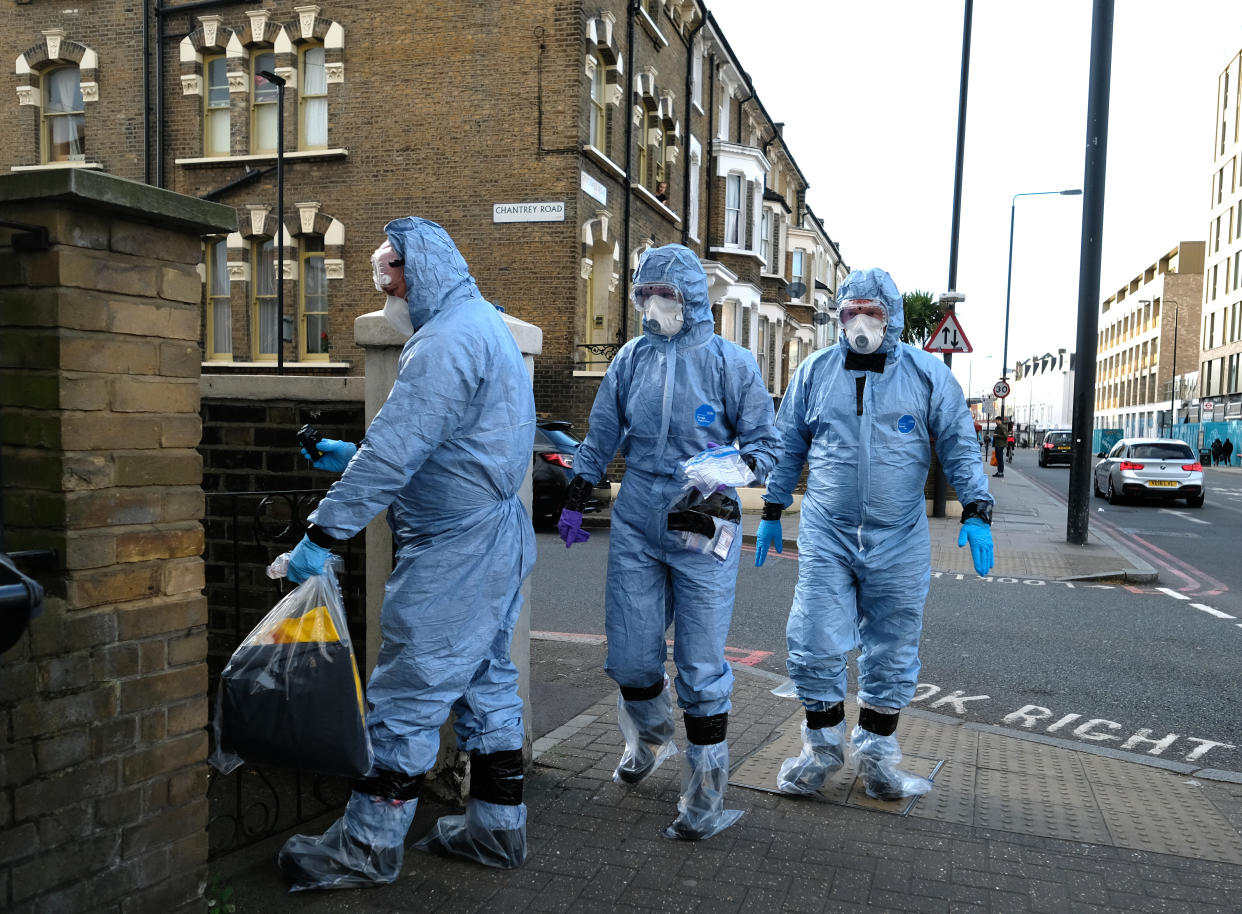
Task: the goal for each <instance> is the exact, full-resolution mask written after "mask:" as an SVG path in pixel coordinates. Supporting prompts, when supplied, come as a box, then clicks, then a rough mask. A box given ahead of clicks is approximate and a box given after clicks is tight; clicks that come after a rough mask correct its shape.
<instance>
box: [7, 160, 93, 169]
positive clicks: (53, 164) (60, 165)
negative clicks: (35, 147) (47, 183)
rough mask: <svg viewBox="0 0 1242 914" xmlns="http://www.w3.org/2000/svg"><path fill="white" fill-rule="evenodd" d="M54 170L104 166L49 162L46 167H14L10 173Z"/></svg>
mask: <svg viewBox="0 0 1242 914" xmlns="http://www.w3.org/2000/svg"><path fill="white" fill-rule="evenodd" d="M54 168H98V169H101V170H102V169H103V166H102V165H100V164H99V163H98V162H48V163H47V164H46V165H14V166H12V167H11V168H10V169H9V171H50V170H52V169H54Z"/></svg>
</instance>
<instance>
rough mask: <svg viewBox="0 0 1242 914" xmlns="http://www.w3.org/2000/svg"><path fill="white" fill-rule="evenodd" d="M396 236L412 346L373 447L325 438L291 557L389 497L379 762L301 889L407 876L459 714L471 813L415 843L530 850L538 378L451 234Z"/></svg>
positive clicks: (306, 564) (329, 541)
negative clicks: (421, 806) (434, 777)
mask: <svg viewBox="0 0 1242 914" xmlns="http://www.w3.org/2000/svg"><path fill="white" fill-rule="evenodd" d="M384 231H385V233H386V235H387V236H388V237H387V241H385V243H384V244H383V245H382V246H381V247H380V249H379V250H377V251H376V252H375V255H374V256H373V257H372V265H373V270H374V277H375V285H376V289H377V290H379V291H382V292H386V293H387V300H386V304H385V308H384V313H385V315H387V316H388V318H389V320H390V322H391V323H392V324H393V325H394V326H395V327H397V328H398V329H399V330H401V331H402V332H404V333H405V334H406V335H407V336H408V337H409V341H408V342H407V343H406V344H405V347H404V348H403V349H402V350H401V356H400V359H399V361H398V367H397V378H396V382H395V383H394V384H393V388H392V391H391V393H389V395H388V398H387V400H385V402H384V405H383V406H382V408H381V409H380V410H379V412H378V413H377V414H376V415H375V418H374V419H373V420H372V421H371V424H370V426H369V427H368V428H367V432H366V437H365V439H364V440H363V442H362V444H361V446H359V447H355V446H354V445H353V444H351V443H350V442H347V441H335V440H331V439H324V440H322V441H320V442H319V443H318V445H317V447H318V449H319V450H320V451H321V452H323V453H322V456H319V457H318V458H317V459H315V460H314V466H315V467H317V468H319V469H326V470H333V471H337V472H341V471H343V472H342V475H341V477H340V479H338V480H337V481H336V482H335V483H333V485H332V487H331V488H330V489H329V490H328V493H327V495H325V496H324V497H323V499H322V500H321V501H320V502H319V505H318V507H317V508H316V509H315V510H314V512H312V513H311V515H310V518H309V519H310V521H311V526H310V528H309V529H308V531H307V533H306V536H305V537H304V538H303V539H302V541H301V542H300V543H298V545H297V548H296V549H294V550H293V554H292V557H291V559H290V562H289V579H290V580H291V581H301V580H305V579H306V578H307V577H309V576H311V575H314V574H320V573H322V571H323V568H324V564H325V562H326V561H327V559H328V556H329V554H330V550H331V548H332V547H333V546H335V545H337V544H339V543H341V542H343V541H344V540H346V539H348V538H350V537H352V536H353V535H354V534H356V533H357V532H358V531H359V530H361V529H362V528H363V527H365V526H366V525H367V523H368V522H369V521H370V520H371V519H372V518H373V517H375V515H376V514H378V513H379V512H381V511H384V510H385V509H387V512H388V523H389V526H390V527H391V528H392V533H393V539H394V545H395V546H396V563H395V567H394V568H393V572H392V575H391V576H390V577H389V579H388V583H387V586H386V587H385V589H384V603H383V607H382V609H381V610H380V629H381V633H382V636H383V641H382V643H381V645H380V650H379V656H378V659H377V661H376V664H375V670H374V672H373V673H372V674H371V677H370V681H369V682H368V684H367V694H366V698H367V706H368V713H367V729H368V732H369V734H370V737H371V743H372V746H373V748H374V753H375V761H374V767H373V768H372V771H371V772H370V776H369V777H367V778H365V779H364V780H361V781H358V782H355V783H354V784H353V785H352V787H353V791H352V793H351V794H350V797H349V802H348V804H347V805H346V807H345V814H344V816H343V817H342V818H341V819H340V820H338V821H337V822H336V823H335V824H333V825H332V826H331V827H330V828H329V829H328V830H327V832H325V833H324V834H323V835H320V836H318V837H310V836H307V835H296V836H294V837H292V838H290V839H289V840H288V842H286V843H285V846H284V847H283V849H282V850H281V851H280V855H279V858H278V860H279V864H280V867H281V870H282V871H283V873H284V874H285V877H286V878H287V879H288V880H289V881H290V882H291V883H292V886H293V889H295V890H296V889H312V888H313V889H324V888H348V887H355V886H364V885H373V884H377V883H388V882H392V881H393V880H395V879H396V878H397V876H398V875H399V874H400V872H401V864H402V857H403V846H404V842H405V834H406V831H407V830H408V829H409V827H410V823H411V822H412V821H413V819H414V811H415V808H416V806H417V804H418V796H419V791H420V788H421V786H422V783H423V778H424V776H425V774H426V773H427V772H428V771H429V770H430V769H431V768H432V766H433V765H434V764H435V761H436V757H437V754H438V751H439V746H440V727H441V725H442V724H443V723H444V722H445V721H446V720H447V719H448V717H449V713H450V711H451V712H455V713H456V721H455V728H456V731H457V741H458V745H459V746H460V747H461V748H462V749H463V750H464V751H466V752H469V753H470V796H469V799H468V800H467V803H466V811H465V815H464V816H460V815H459V816H445V817H443V818H441V819H440V820H439V821H438V822H437V823H436V824H435V826H434V827H433V828H432V831H431V832H430V833H429V834H428V835H427V836H426V837H424V838H423V839H422V840H421V841H420V842H419V843H418V845H417V846H418V847H419V848H422V849H424V850H428V851H432V852H435V853H441V854H444V855H448V856H456V857H461V858H464V859H468V860H473V861H477V862H479V863H483V864H486V865H487V866H493V867H502V868H508V867H515V866H519V865H520V864H521V863H523V862H524V861H525V859H526V854H527V848H526V806H525V804H524V803H523V802H522V782H523V770H522V747H523V742H524V739H525V733H524V728H523V725H522V700H521V699H520V698H519V697H518V671H517V667H516V666H515V665H514V664H513V661H512V660H511V659H510V656H509V649H510V642H511V640H512V638H513V629H514V626H515V625H516V624H517V620H518V612H519V610H520V609H521V605H522V596H521V590H520V588H521V585H522V581H523V580H524V579H525V578H526V576H527V575H528V574H530V571H531V567H532V566H533V564H534V559H535V538H534V530H533V529H532V528H531V522H530V518H529V517H528V516H527V514H526V510H525V508H524V507H523V506H522V502H521V499H520V497H519V495H520V491H519V490H520V487H521V485H522V481H523V480H524V479H525V476H526V472H527V469H528V467H529V466H530V455H531V448H532V446H533V443H534V436H535V403H534V396H533V393H532V390H531V384H530V378H529V375H528V374H527V371H526V366H525V364H524V362H523V359H522V354H521V352H520V351H519V349H518V347H517V344H516V343H515V342H514V340H513V336H512V334H511V333H510V331H509V329H508V328H507V327H506V326H505V323H504V319H503V318H502V317H501V315H500V313H499V311H497V309H496V308H495V307H494V306H493V305H492V304H490V303H489V302H487V301H486V300H485V299H484V298H483V296H482V295H481V294H480V293H479V289H478V287H477V286H476V284H475V280H474V278H473V277H472V276H471V275H470V271H469V269H468V267H467V265H466V261H465V260H464V259H463V258H462V256H461V254H460V253H459V252H458V250H457V247H456V245H454V243H453V240H452V239H451V238H450V237H449V235H448V233H447V232H445V230H444V229H443V228H441V227H440V226H439V225H437V224H436V223H434V222H429V221H427V220H424V219H417V218H406V219H398V220H396V221H394V222H390V223H388V225H386V226H385V227H384ZM304 453H305V452H304ZM307 456H308V457H314V456H315V455H313V454H307Z"/></svg>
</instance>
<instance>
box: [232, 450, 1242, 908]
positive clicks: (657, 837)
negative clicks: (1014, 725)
mask: <svg viewBox="0 0 1242 914" xmlns="http://www.w3.org/2000/svg"><path fill="white" fill-rule="evenodd" d="M1023 469H1024V468H1021V467H1019V468H1014V469H1010V468H1008V467H1007V468H1006V474H1005V477H1004V478H1003V479H990V480H989V481H990V482H991V483H992V486H993V493H994V494H995V496H996V498H997V502H998V508H997V512H996V516H995V520H994V525H993V526H994V530H995V533H996V544H997V554H998V567H997V570H996V572H995V573H996V574H998V575H1013V576H1022V575H1031V576H1039V577H1082V576H1094V575H1108V576H1123V575H1124V576H1127V577H1131V578H1135V577H1138V578H1139V579H1147V580H1151V579H1153V578H1154V573H1153V572H1152V571H1151V569H1150V568H1147V567H1146V566H1145V565H1143V564H1142V563H1141V562H1140V561H1138V560H1137V559H1136V558H1135V557H1133V556H1131V555H1128V554H1127V553H1126V551H1125V549H1124V546H1123V544H1119V543H1116V542H1113V541H1110V540H1109V539H1107V538H1106V537H1099V536H1097V535H1096V534H1095V533H1093V534H1092V540H1093V541H1092V544H1091V545H1090V546H1087V547H1084V548H1078V547H1069V546H1067V545H1066V544H1065V543H1064V512H1065V508H1064V506H1062V505H1059V504H1058V503H1057V502H1056V501H1055V499H1053V498H1051V497H1050V496H1048V495H1046V494H1045V493H1044V492H1043V490H1042V489H1040V488H1038V487H1037V486H1035V485H1034V484H1033V483H1032V482H1031V481H1030V480H1029V479H1028V478H1026V477H1025V476H1024V474H1023ZM600 520H606V512H605V514H604V516H603V517H601V518H600ZM757 520H758V516H757V514H753V513H748V514H747V515H746V521H747V523H746V526H747V528H748V531H749V530H753V526H754V525H755V524H756V523H757ZM931 527H932V541H933V566H934V567H935V568H937V569H938V570H943V571H961V572H963V573H973V572H972V571H971V569H970V559H969V555H968V552H967V550H965V549H961V550H959V549H958V548H957V546H956V541H957V540H956V538H957V531H958V521H957V519H956V517H952V518H945V519H932V520H931ZM796 528H797V513H796V512H791V513H788V514H786V517H785V534H786V537H787V538H789V540H790V543H789V548H791V549H792V548H796V544H795V541H796ZM1148 575H1150V576H1151V577H1139V576H1148ZM600 640H601V639H589V638H584V639H581V640H550V639H549V640H538V639H537V640H534V641H533V642H532V644H531V655H532V694H533V699H532V703H533V704H534V706H535V707H534V708H532V713H533V717H532V720H533V721H534V725H535V730H536V732H535V736H536V743H535V751H536V758H535V761H534V765H533V768H532V770H531V772H530V774H529V778H528V781H527V792H526V800H527V804H528V806H529V810H530V820H529V841H530V851H531V857H530V860H529V861H528V862H527V864H526V865H525V866H524V867H522V868H521V869H519V870H516V871H495V870H489V869H486V868H484V867H481V866H478V865H474V864H467V863H461V862H455V861H448V860H443V859H439V858H435V857H430V856H427V855H424V854H421V853H418V852H416V851H412V850H411V851H408V852H407V855H406V861H405V866H404V869H403V871H402V875H401V877H400V878H399V879H398V880H397V882H395V883H394V884H393V885H391V886H384V887H378V888H373V889H366V890H349V891H343V892H303V893H295V894H288V893H287V892H286V891H285V886H284V884H283V882H282V881H281V878H280V876H279V874H278V872H277V870H276V867H275V854H276V851H277V850H278V848H279V847H280V845H281V843H283V840H284V838H285V837H286V836H284V835H282V836H279V837H278V838H275V839H272V840H270V841H268V842H266V843H265V844H262V845H258V846H256V847H252V848H250V849H248V850H245V851H241V852H238V853H236V854H233V855H231V856H229V857H226V858H223V859H221V860H218V861H216V862H215V863H214V864H213V865H212V867H211V875H212V876H213V877H219V878H220V879H221V880H222V881H223V882H224V883H226V884H228V885H230V886H232V887H233V889H234V891H235V895H234V902H235V903H236V905H237V911H238V912H239V914H248V912H262V914H281V912H295V911H296V912H299V914H321V912H323V914H327V912H338V911H366V912H406V911H409V912H414V911H419V912H421V911H452V912H458V911H521V910H529V911H588V912H596V911H601V912H603V911H626V912H631V911H632V912H648V911H651V912H655V911H705V912H711V914H726V912H732V911H747V912H753V911H808V912H811V911H826V912H853V911H885V912H890V911H891V912H898V911H919V912H945V914H949V912H959V911H960V912H997V914H1000V912H1063V911H1068V912H1114V911H1115V912H1127V914H1128V912H1134V911H1154V912H1181V911H1187V910H1194V911H1195V912H1196V914H1226V912H1235V914H1236V912H1238V911H1242V900H1240V899H1242V774H1240V773H1236V772H1229V771H1221V770H1215V769H1198V768H1196V767H1195V766H1193V765H1190V764H1187V763H1180V762H1168V761H1163V760H1160V759H1155V758H1149V757H1145V756H1143V755H1140V754H1136V753H1123V752H1120V751H1117V750H1110V749H1105V748H1095V747H1091V746H1086V745H1084V744H1082V743H1079V742H1070V741H1066V740H1059V739H1056V738H1053V737H1049V736H1043V735H1039V734H1027V733H1023V732H1021V731H1015V730H1008V729H1002V728H999V727H991V726H986V725H978V724H969V723H963V722H962V721H960V720H959V719H957V718H951V717H946V716H943V715H937V714H933V713H929V712H926V711H922V710H919V709H914V708H911V709H907V710H906V711H905V712H904V713H903V715H902V723H901V725H900V727H899V729H898V737H899V739H900V740H901V742H902V746H903V749H904V751H905V754H906V762H905V765H906V767H907V768H909V769H910V770H914V771H919V772H922V773H930V772H932V771H933V770H934V771H935V787H934V789H933V791H932V792H931V794H929V795H928V796H927V797H924V798H922V799H920V800H918V801H917V802H915V803H913V804H912V805H907V804H889V803H878V802H876V801H872V800H870V799H869V798H867V797H866V796H865V794H864V793H863V792H862V790H861V789H860V787H859V785H858V784H857V783H855V781H854V780H853V778H852V775H851V774H850V772H849V771H848V769H847V770H846V771H843V772H842V773H840V774H838V775H837V776H836V777H835V778H833V779H832V780H830V782H829V783H828V785H826V787H825V789H824V790H823V791H822V792H821V794H820V796H819V797H815V798H794V797H786V796H782V795H780V794H777V793H775V792H773V786H774V784H773V781H774V774H775V771H776V769H777V768H779V764H780V762H781V760H783V759H784V758H785V757H786V756H787V755H791V754H794V753H796V751H797V748H796V747H797V744H798V733H797V731H798V726H799V723H800V720H801V711H800V709H799V707H798V705H797V703H796V702H795V701H792V700H790V699H787V698H779V697H776V696H774V695H773V694H772V692H771V690H772V688H773V687H774V686H775V685H776V684H777V683H778V682H779V679H778V677H775V676H774V675H773V674H770V673H767V672H765V671H762V670H755V669H751V668H749V667H744V666H740V665H739V666H736V667H735V673H736V684H735V689H734V696H733V701H734V707H733V711H732V714H731V718H730V727H729V742H730V751H731V757H732V762H733V765H732V770H731V779H730V784H731V786H730V788H729V792H728V803H727V805H728V806H729V807H730V808H736V809H741V810H743V811H744V813H745V814H744V816H743V817H742V819H741V820H740V821H739V822H738V824H737V825H735V826H734V827H732V828H730V829H728V830H726V831H725V832H723V833H721V834H720V835H717V836H716V837H714V838H712V839H710V840H707V841H703V842H697V843H686V842H678V841H669V840H667V839H665V838H663V837H661V834H660V832H661V830H662V828H663V827H664V826H665V825H666V824H667V823H668V822H669V821H670V819H671V818H672V816H673V814H674V810H675V805H676V802H677V796H678V793H679V774H680V762H681V759H680V758H679V757H674V758H672V759H670V760H669V761H668V762H666V763H665V764H664V765H663V766H662V767H661V768H660V769H659V770H657V771H656V772H655V773H654V774H653V775H652V776H651V777H650V778H648V779H647V780H646V781H645V782H643V783H642V784H639V785H635V786H632V787H623V786H619V785H616V784H613V783H612V780H611V774H612V769H613V766H614V765H615V764H616V761H617V759H618V758H619V756H620V753H621V749H622V741H621V737H620V734H619V733H618V731H617V725H616V692H615V689H614V687H613V685H612V683H611V682H610V681H609V680H608V679H607V678H606V677H605V676H604V674H603V672H602V667H603V659H604V651H605V646H604V645H603V644H602V643H600ZM670 672H671V670H670ZM849 707H850V711H849V713H850V716H851V717H852V716H853V715H854V714H855V713H856V711H855V709H854V708H853V706H852V703H850V704H849ZM678 717H679V720H678V735H677V741H678V744H679V745H682V746H684V745H685V737H684V731H683V730H682V727H681V723H680V715H678ZM453 811H455V810H447V809H445V808H443V807H441V806H438V805H437V804H435V803H434V802H433V801H428V800H425V801H423V802H422V803H421V804H420V807H419V811H418V817H417V819H416V820H415V824H414V826H413V827H412V828H411V830H410V834H409V842H410V843H411V844H412V843H413V842H414V841H415V840H416V839H417V838H419V837H421V835H422V834H424V833H425V832H426V831H427V829H428V828H430V826H431V824H432V822H433V821H434V819H435V818H436V817H437V816H438V815H440V814H444V813H446V812H453ZM334 818H335V816H329V817H326V818H324V819H322V820H320V821H319V822H317V823H312V824H311V825H309V826H306V827H304V828H303V829H301V830H302V831H303V832H305V833H311V834H316V833H318V832H320V831H322V830H323V829H324V828H326V827H327V825H329V824H330V823H331V822H332V821H333V819H334Z"/></svg>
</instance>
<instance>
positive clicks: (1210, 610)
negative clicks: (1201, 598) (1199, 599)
mask: <svg viewBox="0 0 1242 914" xmlns="http://www.w3.org/2000/svg"><path fill="white" fill-rule="evenodd" d="M1190 605H1191V606H1193V607H1194V608H1195V609H1198V610H1202V611H1203V612H1205V613H1207V614H1208V615H1209V616H1215V617H1216V618H1217V619H1236V618H1238V617H1237V616H1231V615H1229V613H1223V612H1221V611H1220V610H1219V609H1213V608H1212V607H1210V606H1204V605H1203V604H1202V603H1191V604H1190Z"/></svg>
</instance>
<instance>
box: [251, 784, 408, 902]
mask: <svg viewBox="0 0 1242 914" xmlns="http://www.w3.org/2000/svg"><path fill="white" fill-rule="evenodd" d="M417 808H418V800H406V801H405V802H404V803H403V802H401V801H400V800H384V799H380V798H379V797H373V796H370V795H369V794H365V793H357V792H354V793H352V794H350V797H349V803H348V804H346V806H345V815H344V816H342V817H341V818H340V819H337V820H336V821H335V822H333V823H332V826H331V827H330V828H329V829H328V830H327V831H326V832H324V833H323V834H322V835H320V836H319V837H317V838H316V837H313V836H311V835H294V836H293V837H292V838H290V839H289V840H288V841H286V842H285V846H284V847H282V848H281V849H280V853H279V854H278V855H277V857H276V862H277V864H278V865H279V866H280V871H281V872H282V873H283V874H284V876H285V878H286V879H287V880H288V881H289V883H290V888H289V891H291V892H299V891H302V890H303V889H352V888H358V887H360V886H368V885H384V884H386V883H389V882H392V881H393V880H395V879H396V878H397V876H398V875H400V873H401V863H402V860H403V859H404V857H405V846H404V845H405V833H406V832H407V831H409V828H410V823H411V822H413V821H414V811H415V810H416V809H417Z"/></svg>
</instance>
